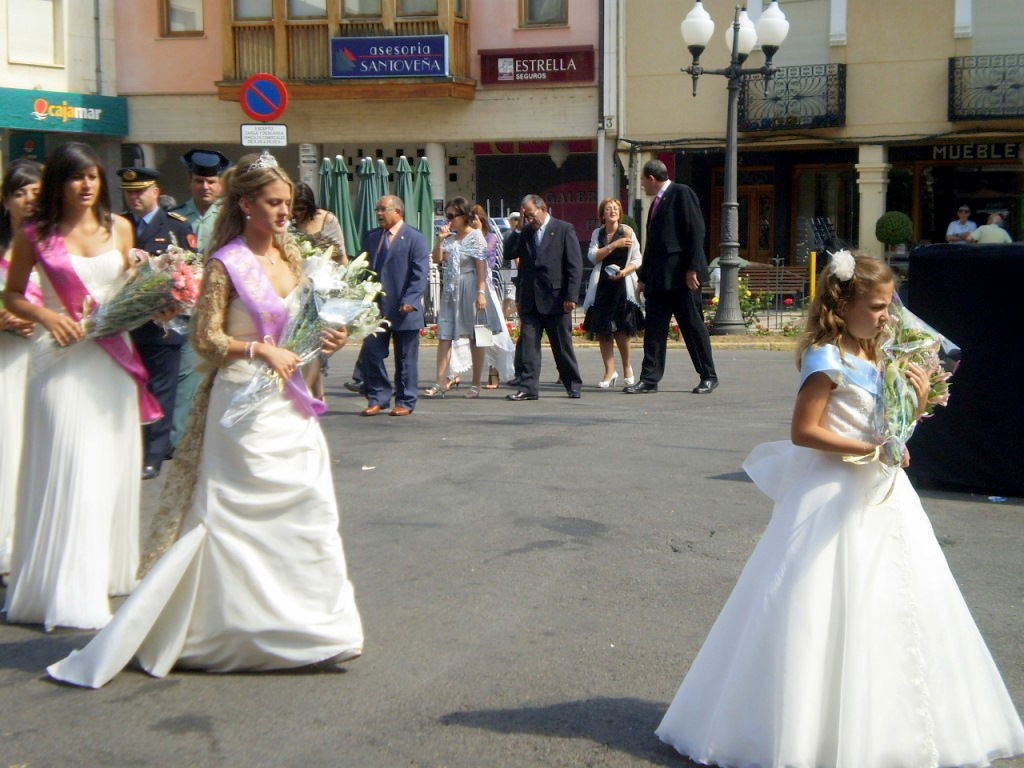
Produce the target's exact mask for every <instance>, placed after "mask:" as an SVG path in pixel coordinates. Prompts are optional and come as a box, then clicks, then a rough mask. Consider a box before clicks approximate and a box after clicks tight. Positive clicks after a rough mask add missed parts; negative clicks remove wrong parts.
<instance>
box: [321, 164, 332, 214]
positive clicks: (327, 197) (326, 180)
mask: <svg viewBox="0 0 1024 768" xmlns="http://www.w3.org/2000/svg"><path fill="white" fill-rule="evenodd" d="M318 197H319V200H318V201H317V202H318V203H319V204H320V207H321V208H323V209H324V210H327V211H332V210H334V206H333V205H332V203H333V200H331V161H330V160H329V159H328V158H326V157H325V158H324V159H323V160H321V161H320V194H319V195H318Z"/></svg>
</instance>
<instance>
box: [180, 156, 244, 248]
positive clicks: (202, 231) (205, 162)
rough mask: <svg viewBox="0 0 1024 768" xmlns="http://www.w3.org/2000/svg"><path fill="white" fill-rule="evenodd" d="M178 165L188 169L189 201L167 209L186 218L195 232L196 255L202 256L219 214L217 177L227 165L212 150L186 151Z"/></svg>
mask: <svg viewBox="0 0 1024 768" xmlns="http://www.w3.org/2000/svg"><path fill="white" fill-rule="evenodd" d="M181 162H182V164H183V165H184V166H185V167H186V168H188V185H189V190H190V191H191V193H192V199H191V200H189V201H188V202H187V203H183V204H181V205H179V206H178V207H177V208H172V209H171V210H172V211H173V212H174V213H177V214H180V215H182V216H184V217H185V218H186V219H188V223H189V224H190V225H191V226H192V231H193V232H195V235H196V242H197V245H198V249H199V252H200V253H206V248H207V246H209V244H210V238H211V237H213V225H214V223H215V222H216V221H217V214H218V213H220V205H221V201H220V193H221V190H220V177H221V174H222V173H224V171H225V170H227V167H228V166H229V165H231V162H230V161H229V160H228V159H227V158H226V157H224V155H222V154H221V153H220V152H217V151H216V150H213V149H190V150H189V151H188V152H186V153H185V154H184V155H182V156H181Z"/></svg>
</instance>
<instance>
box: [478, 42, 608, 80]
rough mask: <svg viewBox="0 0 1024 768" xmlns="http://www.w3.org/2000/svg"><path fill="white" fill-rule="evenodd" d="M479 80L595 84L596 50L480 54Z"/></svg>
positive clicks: (507, 51)
mask: <svg viewBox="0 0 1024 768" xmlns="http://www.w3.org/2000/svg"><path fill="white" fill-rule="evenodd" d="M480 80H481V81H482V82H483V83H486V84H487V85H530V84H532V85H537V84H544V83H591V82H593V81H594V48H593V47H592V46H578V47H573V48H516V49H509V50H489V51H480Z"/></svg>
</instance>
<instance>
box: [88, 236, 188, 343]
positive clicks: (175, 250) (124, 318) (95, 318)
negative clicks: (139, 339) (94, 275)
mask: <svg viewBox="0 0 1024 768" xmlns="http://www.w3.org/2000/svg"><path fill="white" fill-rule="evenodd" d="M129 255H130V256H131V258H132V261H133V262H134V266H133V267H132V268H131V270H130V271H129V273H128V276H127V279H126V280H125V282H124V284H123V285H122V286H121V288H120V289H119V290H118V291H117V293H115V294H114V295H113V296H111V297H110V298H109V299H108V300H107V301H105V302H103V303H102V304H99V305H96V306H93V305H92V304H91V302H90V301H89V300H86V306H85V307H84V308H83V315H84V316H83V318H82V329H83V330H84V331H85V336H84V338H85V339H102V338H104V337H106V336H116V335H117V334H119V333H123V332H124V331H130V330H133V329H135V328H138V327H139V326H140V325H142V324H144V323H145V322H146V321H148V320H151V319H152V317H153V315H154V314H156V313H157V312H163V311H167V310H177V311H179V312H183V311H188V310H189V309H191V307H193V306H194V305H195V302H196V299H197V298H198V297H199V288H200V283H201V280H202V271H201V270H202V267H201V266H200V263H199V262H200V257H199V256H197V255H196V254H195V253H193V252H192V251H186V250H184V249H183V248H179V247H178V246H176V245H172V246H171V247H170V248H169V249H168V250H167V251H165V252H164V253H162V254H160V255H159V256H150V255H149V254H148V253H146V252H145V251H142V250H139V249H138V248H133V249H132V250H131V252H130V254H129ZM172 327H173V326H172ZM174 330H177V329H176V328H175V329H174Z"/></svg>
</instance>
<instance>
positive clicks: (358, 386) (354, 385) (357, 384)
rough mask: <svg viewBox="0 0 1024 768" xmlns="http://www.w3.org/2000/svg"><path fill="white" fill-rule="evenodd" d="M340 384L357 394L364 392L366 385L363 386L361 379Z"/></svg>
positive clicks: (363, 393)
mask: <svg viewBox="0 0 1024 768" xmlns="http://www.w3.org/2000/svg"><path fill="white" fill-rule="evenodd" d="M342 386H343V387H345V389H347V390H348V391H349V392H355V393H356V394H357V395H365V394H366V387H365V386H363V382H361V381H346V382H345V383H344V384H342Z"/></svg>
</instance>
